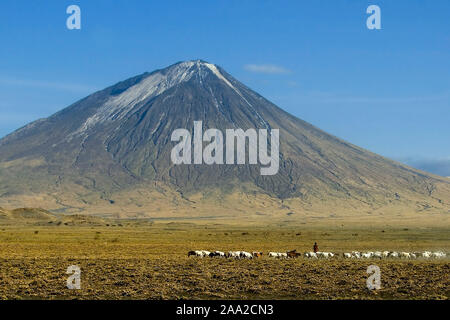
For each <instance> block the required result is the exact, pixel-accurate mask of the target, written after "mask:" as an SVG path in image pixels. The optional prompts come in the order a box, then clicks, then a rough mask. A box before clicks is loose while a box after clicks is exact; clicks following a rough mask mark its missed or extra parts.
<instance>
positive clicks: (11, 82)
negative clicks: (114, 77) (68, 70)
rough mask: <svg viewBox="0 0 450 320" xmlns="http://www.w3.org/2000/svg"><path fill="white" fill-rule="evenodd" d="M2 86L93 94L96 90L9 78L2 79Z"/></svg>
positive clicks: (72, 85) (77, 85) (73, 85)
mask: <svg viewBox="0 0 450 320" xmlns="http://www.w3.org/2000/svg"><path fill="white" fill-rule="evenodd" d="M0 84H3V85H8V86H19V87H32V88H48V89H56V90H65V91H72V92H82V93H85V92H92V91H95V90H96V88H94V87H90V86H85V85H80V84H73V83H72V84H70V83H57V82H47V81H40V80H39V81H36V80H22V79H15V78H9V77H0Z"/></svg>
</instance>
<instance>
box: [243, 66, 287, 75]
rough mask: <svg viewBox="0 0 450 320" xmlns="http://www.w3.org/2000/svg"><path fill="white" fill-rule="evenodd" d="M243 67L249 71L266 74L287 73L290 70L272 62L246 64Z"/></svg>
mask: <svg viewBox="0 0 450 320" xmlns="http://www.w3.org/2000/svg"><path fill="white" fill-rule="evenodd" d="M244 69H245V70H247V71H250V72H256V73H267V74H287V73H291V71H290V70H288V69H286V68H284V67H280V66H277V65H273V64H246V65H245V66H244Z"/></svg>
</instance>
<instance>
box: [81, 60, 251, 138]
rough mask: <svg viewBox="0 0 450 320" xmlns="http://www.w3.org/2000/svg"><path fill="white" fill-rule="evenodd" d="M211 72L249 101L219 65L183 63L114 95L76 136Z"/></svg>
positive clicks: (155, 73) (117, 118) (195, 62)
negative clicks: (221, 70) (220, 69)
mask: <svg viewBox="0 0 450 320" xmlns="http://www.w3.org/2000/svg"><path fill="white" fill-rule="evenodd" d="M208 73H212V74H213V75H215V76H216V77H217V78H218V79H220V80H221V81H223V82H224V83H225V84H226V85H228V86H229V87H230V88H232V89H233V90H234V91H235V92H236V93H238V94H239V95H240V96H241V97H242V98H243V99H244V100H245V98H244V97H243V96H242V94H241V93H240V92H239V90H238V89H236V88H235V87H234V86H233V85H232V84H231V82H230V81H229V80H228V79H227V78H226V77H225V76H224V75H223V74H222V73H221V72H220V71H219V69H218V68H217V66H216V65H214V64H211V63H208V62H205V61H202V60H191V61H183V62H179V63H176V64H174V65H172V66H169V67H167V68H165V69H161V70H158V71H156V72H153V73H151V74H150V75H149V76H147V77H146V78H144V79H143V80H142V81H140V82H138V83H137V84H135V85H133V86H131V87H129V88H128V89H127V90H125V91H124V92H122V93H121V94H119V95H117V96H112V97H111V98H110V99H108V100H107V101H106V102H105V103H104V104H103V105H101V106H100V107H99V108H98V110H97V112H96V113H95V114H94V115H92V116H91V117H89V118H88V119H87V120H86V121H85V122H84V123H83V125H82V126H81V127H80V128H79V129H78V130H77V131H75V132H74V133H73V135H78V134H83V133H86V132H87V131H88V130H89V129H90V128H92V127H93V126H95V125H97V124H99V123H104V122H107V121H109V120H113V119H114V120H120V119H122V118H124V117H125V116H126V115H127V114H128V113H129V112H130V111H132V110H134V109H135V107H139V104H142V103H143V102H144V101H148V100H149V99H151V98H154V97H156V96H158V95H160V94H162V93H164V92H165V91H167V90H168V89H170V88H172V87H174V86H176V85H178V84H180V83H183V82H187V81H189V80H191V79H192V78H193V77H194V76H197V77H198V79H199V81H200V82H202V81H203V80H204V79H205V77H206V76H207V75H208ZM245 101H246V100H245ZM246 102H247V101H246ZM247 103H248V102H247Z"/></svg>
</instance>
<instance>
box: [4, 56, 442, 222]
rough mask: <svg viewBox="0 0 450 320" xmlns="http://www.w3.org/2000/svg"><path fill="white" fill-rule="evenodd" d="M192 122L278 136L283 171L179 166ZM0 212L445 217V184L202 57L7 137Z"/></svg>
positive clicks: (100, 95) (111, 89) (118, 86)
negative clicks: (180, 134) (332, 130)
mask: <svg viewBox="0 0 450 320" xmlns="http://www.w3.org/2000/svg"><path fill="white" fill-rule="evenodd" d="M195 121H198V122H200V121H201V123H202V126H203V128H204V129H205V130H206V129H209V128H215V129H218V130H221V131H222V132H225V131H226V130H227V129H237V128H241V129H243V130H247V129H255V130H259V129H265V130H268V131H269V132H270V131H271V130H273V129H277V130H279V170H278V172H277V174H274V175H261V174H260V169H261V166H260V165H258V164H256V165H255V164H250V163H244V164H234V165H227V164H211V165H205V164H195V163H192V164H181V165H180V164H174V163H173V162H172V161H171V151H172V149H173V147H174V146H175V144H176V143H174V142H173V141H172V140H171V135H172V133H173V132H174V130H176V129H180V128H184V129H186V130H188V131H190V132H191V133H192V134H193V125H194V122H195ZM205 145H206V144H205ZM247 156H248V155H247ZM0 206H1V207H5V208H8V207H41V208H45V209H48V210H50V211H52V212H54V213H79V212H83V213H91V214H96V215H102V216H114V217H136V218H139V217H155V218H158V217H159V218H164V217H166V218H167V217H180V218H190V217H216V218H219V217H221V218H223V219H228V218H233V219H239V218H242V219H246V218H255V219H256V218H257V219H282V220H283V221H284V220H286V221H290V220H299V219H305V218H308V217H309V218H313V217H319V218H322V219H344V220H345V219H353V218H358V217H361V218H364V217H367V218H370V219H372V218H374V217H378V218H380V219H382V220H383V219H386V218H387V217H414V219H416V218H417V219H419V218H420V219H421V218H425V219H431V218H433V217H434V218H437V219H442V217H443V218H445V219H448V217H449V213H450V182H449V180H448V179H445V178H443V177H439V176H436V175H432V174H429V173H426V172H422V171H419V170H416V169H413V168H411V167H408V166H406V165H403V164H401V163H398V162H395V161H392V160H389V159H386V158H384V157H381V156H379V155H376V154H374V153H371V152H369V151H367V150H364V149H362V148H360V147H357V146H355V145H352V144H350V143H348V142H346V141H343V140H341V139H339V138H337V137H334V136H333V135H330V134H328V133H326V132H324V131H322V130H320V129H318V128H316V127H314V126H313V125H311V124H309V123H307V122H305V121H302V120H300V119H298V118H296V117H294V116H292V115H290V114H288V113H287V112H285V111H283V110H282V109H280V108H279V107H277V106H276V105H274V104H273V103H271V102H270V101H268V100H267V99H265V98H264V97H262V96H261V95H259V94H258V93H256V92H254V91H252V90H251V89H249V88H248V87H246V86H245V85H244V84H242V83H240V82H239V81H237V80H236V79H234V78H233V77H232V76H231V75H229V74H228V73H227V72H226V71H225V70H223V69H222V68H221V67H219V66H216V65H214V64H210V63H207V62H205V61H202V60H195V61H186V62H180V63H176V64H174V65H172V66H169V67H167V68H165V69H161V70H156V71H154V72H151V73H144V74H141V75H139V76H136V77H133V78H130V79H128V80H125V81H123V82H120V83H117V84H115V85H113V86H111V87H108V88H106V89H104V90H101V91H98V92H96V93H94V94H92V95H90V96H88V97H86V98H84V99H82V100H80V101H78V102H76V103H74V104H73V105H71V106H69V107H67V108H65V109H63V110H61V111H60V112H58V113H56V114H54V115H52V116H50V117H48V118H45V119H40V120H37V121H34V122H32V123H30V124H28V125H26V126H25V127H23V128H21V129H19V130H17V131H15V132H13V133H11V134H10V135H8V136H6V137H4V138H3V139H1V140H0ZM236 221H238V220H236Z"/></svg>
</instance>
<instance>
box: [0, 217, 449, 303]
mask: <svg viewBox="0 0 450 320" xmlns="http://www.w3.org/2000/svg"><path fill="white" fill-rule="evenodd" d="M108 225H109V226H106V225H85V226H77V225H73V226H70V225H64V224H61V225H59V226H57V225H52V226H47V225H39V226H36V225H23V226H21V227H18V226H17V225H15V226H12V225H10V226H8V225H4V226H0V299H449V298H450V261H449V260H448V258H447V259H444V260H439V261H438V260H434V261H424V260H415V261H400V260H382V261H379V260H365V261H354V260H344V259H342V258H341V259H332V260H319V261H311V260H306V259H304V258H299V259H288V260H275V259H270V258H268V257H267V256H265V257H263V258H261V259H254V260H227V259H199V258H194V257H190V258H188V257H187V252H188V251H189V250H193V249H204V250H222V251H227V250H246V251H264V252H265V253H267V252H268V251H280V252H282V251H287V250H291V249H297V251H299V252H305V251H310V249H311V246H312V244H313V243H314V241H317V242H318V243H319V246H320V249H321V250H323V251H333V252H344V251H352V250H396V251H400V250H405V251H423V250H443V251H446V252H447V253H448V249H449V248H450V237H449V229H448V228H443V227H441V228H437V227H435V228H433V227H430V228H392V227H391V228H385V227H371V228H364V227H354V228H347V227H346V228H344V227H342V226H305V225H299V226H298V227H292V226H289V227H288V226H281V225H280V226H276V227H275V226H270V225H267V226H263V225H261V226H249V227H245V228H244V227H239V226H233V225H224V224H220V223H217V224H212V223H211V222H208V223H202V222H193V223H183V222H167V221H165V222H155V223H136V222H133V221H121V222H113V223H108ZM371 264H376V265H378V266H379V267H380V269H381V285H382V288H381V289H380V290H377V291H376V292H370V291H369V290H368V289H366V279H367V277H368V274H367V273H366V269H367V267H368V266H369V265H371ZM70 265H78V266H80V267H81V270H82V274H81V290H69V289H67V288H66V279H67V277H68V275H67V274H66V269H67V267H68V266H70Z"/></svg>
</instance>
